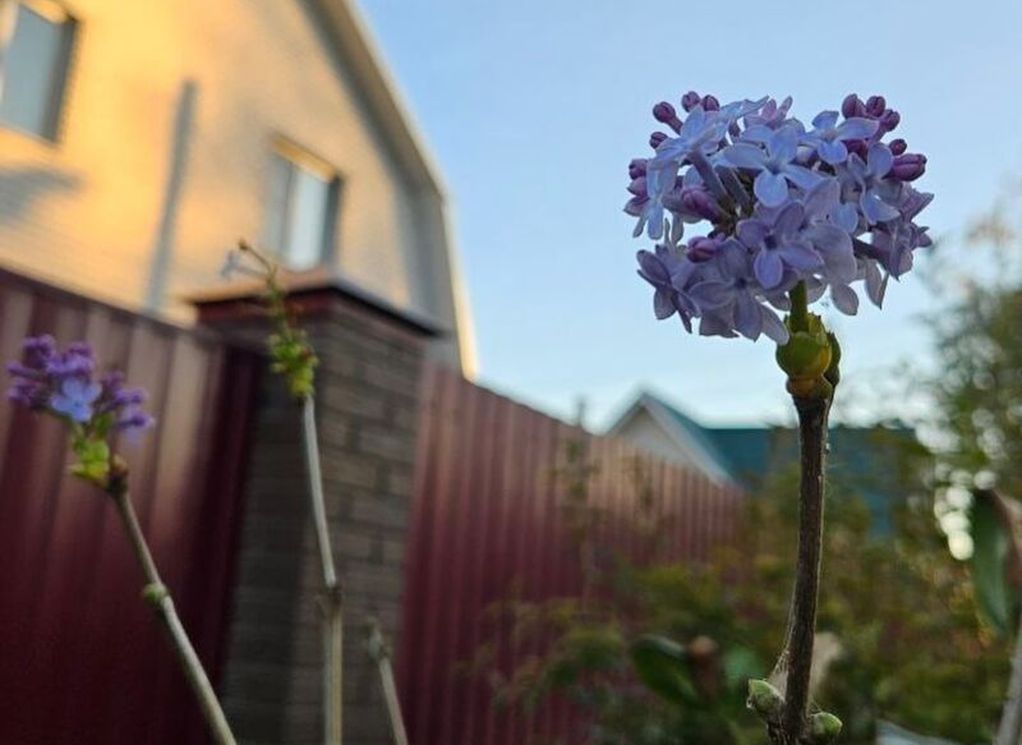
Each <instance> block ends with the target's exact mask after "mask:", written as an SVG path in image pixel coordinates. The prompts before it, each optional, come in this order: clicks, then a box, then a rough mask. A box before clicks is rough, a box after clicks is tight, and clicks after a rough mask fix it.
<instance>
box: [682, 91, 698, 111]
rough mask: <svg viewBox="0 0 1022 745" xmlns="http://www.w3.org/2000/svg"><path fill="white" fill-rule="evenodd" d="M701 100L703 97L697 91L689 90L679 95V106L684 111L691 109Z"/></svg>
mask: <svg viewBox="0 0 1022 745" xmlns="http://www.w3.org/2000/svg"><path fill="white" fill-rule="evenodd" d="M702 100H703V97H702V96H700V95H699V94H698V93H696V92H695V91H689V92H688V93H686V94H685V95H684V96H682V97H681V108H683V109H685V111H691V110H692V109H694V108H695V107H696V106H698V105H699V103H700V102H701V101H702Z"/></svg>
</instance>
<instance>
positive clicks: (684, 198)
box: [681, 187, 721, 220]
mask: <svg viewBox="0 0 1022 745" xmlns="http://www.w3.org/2000/svg"><path fill="white" fill-rule="evenodd" d="M681 203H682V205H683V206H684V207H685V209H686V210H688V211H689V212H692V213H693V214H696V215H699V216H700V217H701V218H703V219H704V220H716V219H717V218H718V217H720V214H721V210H720V205H718V204H717V202H716V201H715V200H714V199H713V197H711V196H710V193H709V192H708V191H706V189H701V188H699V187H692V188H688V189H683V190H682V192H681Z"/></svg>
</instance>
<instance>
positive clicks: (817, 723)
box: [809, 711, 842, 745]
mask: <svg viewBox="0 0 1022 745" xmlns="http://www.w3.org/2000/svg"><path fill="white" fill-rule="evenodd" d="M841 727H842V725H841V720H840V719H838V718H837V717H836V716H834V715H833V714H831V713H830V712H828V711H818V712H816V713H815V714H813V715H812V716H811V717H810V718H809V741H810V742H811V743H813V745H827V743H829V742H832V741H833V740H834V738H836V737H837V736H838V735H839V734H840V733H841Z"/></svg>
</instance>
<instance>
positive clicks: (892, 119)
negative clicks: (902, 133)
mask: <svg viewBox="0 0 1022 745" xmlns="http://www.w3.org/2000/svg"><path fill="white" fill-rule="evenodd" d="M899 124H901V114H899V113H898V112H897V111H895V110H894V109H887V110H886V111H885V112H884V113H882V114H881V115H880V127H879V129H878V130H877V131H878V132H879V133H881V134H883V133H885V132H893V131H894V130H896V129H897V128H898V125H899Z"/></svg>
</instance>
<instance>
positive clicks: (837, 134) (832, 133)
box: [804, 111, 879, 166]
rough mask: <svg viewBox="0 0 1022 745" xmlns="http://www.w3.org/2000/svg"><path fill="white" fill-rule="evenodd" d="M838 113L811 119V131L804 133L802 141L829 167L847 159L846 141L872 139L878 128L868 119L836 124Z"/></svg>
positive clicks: (831, 112)
mask: <svg viewBox="0 0 1022 745" xmlns="http://www.w3.org/2000/svg"><path fill="white" fill-rule="evenodd" d="M837 119H838V112H836V111H823V112H821V113H819V114H817V115H816V118H815V119H813V130H812V131H811V132H808V133H806V136H805V138H804V141H805V142H806V143H807V144H809V145H811V146H812V147H813V148H815V150H816V154H817V155H819V156H820V160H822V161H823V162H824V163H829V164H830V165H832V166H833V165H838V164H839V163H844V162H845V160H847V158H848V148H847V147H846V146H845V142H847V141H848V140H865V139H867V138H869V137H872V136H873V135H874V134H875V133H876V131H877V127H878V126H879V125H878V124H877V122H875V121H871V120H869V119H865V118H860V117H852V118H850V119H845V120H844V121H843V122H841V123H840V124H838V123H837Z"/></svg>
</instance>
